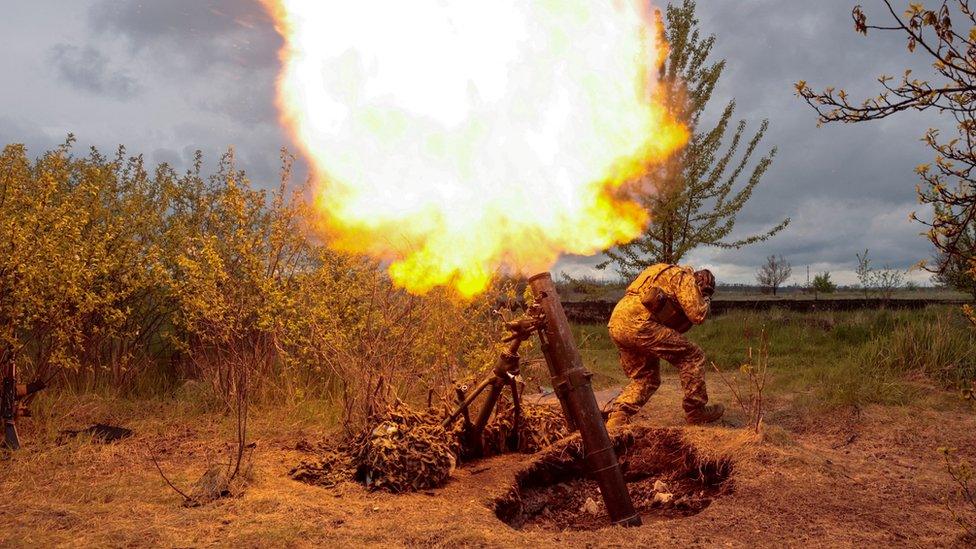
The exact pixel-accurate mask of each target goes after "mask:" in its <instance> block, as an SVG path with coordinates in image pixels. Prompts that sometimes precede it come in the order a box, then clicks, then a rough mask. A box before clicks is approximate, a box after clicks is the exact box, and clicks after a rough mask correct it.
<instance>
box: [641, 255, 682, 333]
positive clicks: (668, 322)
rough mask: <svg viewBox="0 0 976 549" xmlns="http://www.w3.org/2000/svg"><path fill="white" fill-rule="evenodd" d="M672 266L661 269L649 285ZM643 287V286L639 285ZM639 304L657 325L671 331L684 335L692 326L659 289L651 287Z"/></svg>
mask: <svg viewBox="0 0 976 549" xmlns="http://www.w3.org/2000/svg"><path fill="white" fill-rule="evenodd" d="M673 267H674V265H671V266H670V267H667V268H664V269H661V271H660V272H658V273H657V274H656V275H655V276H654V278H652V279H651V284H654V283H655V282H657V279H658V277H660V276H661V275H662V274H663V273H664V271H667V270H668V269H671V268H673ZM646 282H647V281H646V280H645V283H646ZM641 285H642V286H643V284H641ZM642 294H643V295H642V297H641V304H642V305H644V307H645V308H646V309H647V310H648V311H650V313H651V316H652V317H654V320H656V321H658V322H659V323H661V324H663V325H665V326H667V327H668V328H671V329H672V330H675V331H678V332H680V333H682V334H683V333H685V332H687V331H688V330H690V329H691V327H692V326H693V324H692V323H691V321H690V320H688V316H687V315H685V311H684V309H682V308H681V306H680V305H678V303H677V302H676V301H675V299H674V298H673V297H671V296H669V295H668V294H667V293H665V292H664V290H662V289H661V288H658V287H657V286H651V287H650V288H649V289H648V290H647V292H646V293H645V292H642Z"/></svg>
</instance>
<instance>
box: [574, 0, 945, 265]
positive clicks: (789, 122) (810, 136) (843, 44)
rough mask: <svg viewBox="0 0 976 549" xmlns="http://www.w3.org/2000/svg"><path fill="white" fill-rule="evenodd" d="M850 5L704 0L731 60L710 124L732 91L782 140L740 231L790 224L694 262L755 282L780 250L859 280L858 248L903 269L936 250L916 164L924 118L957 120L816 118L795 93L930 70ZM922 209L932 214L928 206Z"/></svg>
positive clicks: (857, 92) (855, 93)
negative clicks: (805, 86) (860, 23)
mask: <svg viewBox="0 0 976 549" xmlns="http://www.w3.org/2000/svg"><path fill="white" fill-rule="evenodd" d="M853 4H854V2H852V1H848V0H824V1H817V2H808V1H800V0H796V1H789V2H784V1H782V0H742V1H737V2H719V1H705V0H702V1H699V2H698V16H699V19H700V27H701V30H702V31H703V32H704V33H705V34H714V35H715V36H716V44H715V48H714V50H713V53H712V56H713V58H714V59H725V60H726V61H727V66H726V69H725V72H724V74H723V76H722V79H721V81H720V82H719V85H718V86H717V88H716V90H715V93H714V95H713V98H712V101H711V103H710V104H709V108H708V111H707V114H706V116H705V117H704V121H703V125H704V127H705V128H710V127H711V125H713V124H714V122H715V120H716V117H717V116H718V114H720V112H721V109H722V108H724V106H725V104H726V103H727V102H728V101H729V100H730V99H731V98H735V100H736V112H735V118H736V119H739V118H742V119H745V120H746V121H747V122H748V124H749V126H750V127H751V128H757V127H758V125H759V123H760V122H761V121H762V120H763V119H769V121H770V127H769V131H768V132H767V134H766V136H765V139H764V140H763V145H762V146H761V148H760V151H761V152H764V151H766V150H769V149H770V148H771V147H773V146H776V147H778V149H779V154H778V155H777V156H776V158H775V160H774V161H773V163H772V166H771V167H770V169H769V171H768V172H767V173H766V175H765V177H764V178H763V180H762V182H761V183H760V185H759V186H758V187H757V189H756V190H755V193H754V194H753V197H752V199H751V200H750V201H749V203H748V204H747V205H746V207H745V208H744V209H743V210H742V212H741V213H740V214H739V216H738V218H737V226H736V230H735V232H734V234H733V237H735V236H746V235H749V234H755V233H758V232H762V231H764V230H767V229H769V228H771V227H773V226H775V225H776V224H777V223H778V222H779V221H780V220H782V219H783V218H785V217H790V218H791V219H792V223H791V225H790V226H789V227H788V228H787V229H786V230H784V231H783V232H781V233H779V234H778V235H776V236H774V237H772V238H771V239H770V240H768V241H767V242H763V243H759V244H756V245H753V246H750V247H747V248H743V249H740V250H725V249H717V248H699V249H698V250H695V251H694V252H693V253H691V254H689V256H688V257H686V258H685V261H688V262H691V263H701V264H709V265H713V266H719V267H720V268H721V269H722V271H723V274H725V275H726V276H725V278H726V280H728V279H730V278H731V279H732V280H735V281H742V282H751V281H752V280H753V279H754V278H753V276H754V273H755V270H756V268H757V267H758V265H759V264H761V263H762V262H763V261H764V259H765V257H766V256H768V255H771V254H777V255H779V254H782V255H784V256H786V257H787V258H788V259H789V260H790V261H791V262H792V263H793V265H794V278H796V276H798V275H799V273H800V271H801V270H802V271H804V275H805V268H801V267H802V266H806V265H811V268H812V269H814V270H831V271H833V272H835V274H836V275H837V276H835V278H839V279H841V280H842V281H850V280H851V277H852V276H853V275H852V273H851V271H852V269H853V268H854V266H855V262H856V257H855V254H856V253H857V252H860V251H863V250H864V249H865V248H870V249H871V256H872V257H873V258H874V262H875V263H876V264H879V265H881V264H884V263H888V264H891V265H893V266H897V267H899V268H908V267H909V266H911V265H912V264H914V263H916V262H917V261H918V260H920V259H925V258H927V257H928V256H929V255H931V247H930V245H929V244H928V242H927V241H926V240H925V239H924V238H922V237H920V236H919V233H920V232H921V231H922V229H923V228H924V227H923V226H922V225H920V224H918V223H913V222H911V221H909V220H908V214H909V213H910V212H911V211H914V210H916V209H917V208H919V206H918V204H917V203H916V200H915V190H914V189H915V185H916V183H917V182H918V179H917V177H916V176H915V174H914V173H913V169H914V167H915V166H916V165H918V164H920V163H923V162H928V161H931V159H932V157H933V153H932V152H930V151H929V150H928V149H927V148H926V147H925V146H924V145H923V144H922V143H921V142H920V138H921V137H922V134H923V133H924V132H925V129H926V128H928V127H929V126H936V127H941V128H945V130H946V135H949V134H950V133H952V132H953V131H954V130H953V129H952V128H951V125H949V124H948V121H947V120H944V119H940V118H939V117H938V116H937V115H936V114H935V113H902V114H900V115H899V116H895V117H892V118H889V119H886V120H883V121H878V122H873V123H866V124H856V125H828V126H824V127H821V128H818V127H817V124H816V114H815V112H814V111H813V110H812V109H811V108H810V107H808V106H807V105H806V103H804V102H803V101H802V100H801V99H799V98H798V97H796V95H795V92H794V87H793V85H794V83H796V82H797V81H800V80H805V81H807V82H808V83H810V85H811V86H813V87H814V88H815V89H822V88H824V87H827V86H836V87H838V88H845V89H846V90H847V91H848V92H850V94H851V96H852V97H853V98H866V97H869V96H872V95H874V94H876V93H877V92H878V89H879V85H878V83H877V81H876V78H877V77H878V76H879V75H881V74H889V75H896V76H897V75H900V74H901V73H902V72H903V71H904V70H905V69H906V68H912V69H915V71H916V73H917V74H920V75H921V74H927V71H926V66H927V60H926V59H925V58H924V57H923V56H921V55H918V54H916V55H912V54H909V53H908V52H907V51H906V48H905V42H904V40H903V39H902V38H901V36H900V35H898V34H896V33H878V32H872V33H870V34H869V35H868V36H867V37H863V36H861V35H859V34H857V33H855V32H854V29H853V23H852V21H851V16H850V13H851V8H852V7H853ZM869 4H870V3H866V5H867V8H868V9H867V11H868V16H869V17H871V18H872V20H873V21H875V22H877V23H882V22H883V21H884V16H885V14H884V13H882V12H880V11H879V10H878V9H876V6H873V5H869ZM872 8H874V9H872ZM747 135H750V136H751V135H752V134H751V133H750V134H747ZM757 156H758V152H757ZM743 179H745V178H743ZM919 214H920V215H922V216H923V217H924V214H926V211H924V210H920V211H919ZM592 263H594V262H592V261H582V260H580V259H578V258H567V259H565V260H564V261H563V262H562V263H561V264H560V267H564V268H566V269H567V270H576V269H579V268H587V266H589V265H592ZM913 276H914V277H915V278H916V279H919V280H924V279H925V278H926V276H925V275H922V274H915V275H913Z"/></svg>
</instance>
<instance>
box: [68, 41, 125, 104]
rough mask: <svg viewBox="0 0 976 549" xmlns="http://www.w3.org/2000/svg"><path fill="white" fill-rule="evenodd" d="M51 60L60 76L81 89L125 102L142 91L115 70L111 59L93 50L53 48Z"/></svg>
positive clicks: (121, 72) (69, 46) (75, 47)
mask: <svg viewBox="0 0 976 549" xmlns="http://www.w3.org/2000/svg"><path fill="white" fill-rule="evenodd" d="M50 59H51V64H52V66H53V68H54V70H56V71H57V73H58V76H59V77H60V78H61V79H62V80H64V81H65V82H67V83H69V84H71V85H72V86H74V87H76V88H78V89H81V90H84V91H87V92H90V93H97V94H101V95H105V96H108V97H114V98H116V99H122V100H126V99H132V98H133V97H135V96H136V95H138V94H139V92H140V91H141V87H140V86H139V83H138V82H136V80H135V79H134V78H132V77H131V76H129V74H128V73H126V72H125V71H123V70H118V69H114V68H112V66H111V63H110V62H109V59H108V58H107V57H105V55H103V54H102V53H101V52H100V51H98V50H96V49H95V48H93V47H91V46H85V47H83V48H80V47H78V46H72V45H70V44H58V45H56V46H54V47H53V48H51V51H50Z"/></svg>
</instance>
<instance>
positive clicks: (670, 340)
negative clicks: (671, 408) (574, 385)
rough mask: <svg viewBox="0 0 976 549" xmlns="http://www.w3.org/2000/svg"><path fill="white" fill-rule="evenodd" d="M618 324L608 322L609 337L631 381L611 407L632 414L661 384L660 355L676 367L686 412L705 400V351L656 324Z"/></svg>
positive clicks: (706, 396)
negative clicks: (623, 325)
mask: <svg viewBox="0 0 976 549" xmlns="http://www.w3.org/2000/svg"><path fill="white" fill-rule="evenodd" d="M634 328H635V327H634V326H633V325H631V326H626V327H618V326H614V325H613V324H611V325H610V337H611V339H613V342H614V343H615V344H616V345H617V349H618V350H619V351H620V365H621V366H622V367H623V370H624V373H625V374H627V377H629V378H630V379H631V382H630V384H629V385H627V387H625V388H624V390H623V392H622V393H621V394H620V396H618V397H617V400H616V403H615V405H614V410H619V411H622V412H624V413H626V414H627V415H634V414H636V413H637V411H638V410H639V409H640V408H641V406H643V405H644V404H645V403H646V402H647V399H649V398H650V397H651V395H653V394H654V392H655V391H657V389H658V387H660V386H661V359H662V358H663V359H664V360H667V361H668V362H670V363H671V364H672V365H673V366H674V367H675V368H677V369H678V377H679V378H680V379H681V385H682V387H683V389H684V401H683V402H682V407H683V408H684V410H685V412H686V413H687V412H690V411H692V410H695V409H697V408H701V407H702V406H704V405H705V403H707V402H708V393H707V392H706V391H705V372H704V368H705V353H704V352H702V350H701V348H700V347H698V345H695V344H694V343H692V342H691V341H688V339H687V338H685V336H684V335H682V334H681V333H679V332H677V331H675V330H672V329H671V328H668V327H667V326H663V325H661V324H658V323H657V322H653V321H647V322H641V323H640V324H639V325H638V326H636V329H634Z"/></svg>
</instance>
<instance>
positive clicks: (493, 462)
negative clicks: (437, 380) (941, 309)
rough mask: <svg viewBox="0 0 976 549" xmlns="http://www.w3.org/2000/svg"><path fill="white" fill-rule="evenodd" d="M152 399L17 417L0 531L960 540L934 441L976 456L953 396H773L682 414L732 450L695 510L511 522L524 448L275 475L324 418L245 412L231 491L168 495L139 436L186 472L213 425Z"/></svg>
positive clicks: (968, 417) (2, 541) (197, 466)
mask: <svg viewBox="0 0 976 549" xmlns="http://www.w3.org/2000/svg"><path fill="white" fill-rule="evenodd" d="M713 392H718V393H719V395H718V400H724V399H723V396H722V395H721V392H720V391H713ZM678 402H679V394H678V391H677V382H676V381H675V380H674V379H667V380H665V384H664V386H663V387H662V389H661V391H660V392H659V394H658V395H656V396H655V397H654V398H653V399H652V401H651V403H650V404H649V405H648V407H647V408H646V409H645V410H644V412H643V414H642V416H643V417H642V422H643V423H644V424H646V425H649V426H660V427H667V426H679V425H681V416H680V409H679V405H678ZM781 408H782V407H781ZM783 409H785V408H783ZM158 412H159V415H160V416H161V417H170V418H171V419H168V420H166V421H161V420H154V419H148V418H147V419H142V420H137V419H131V418H130V421H128V422H125V421H124V418H122V417H103V416H101V415H99V414H97V413H94V412H92V413H91V414H92V415H91V416H88V415H86V413H84V410H82V411H81V412H79V413H78V414H76V415H75V416H73V417H67V418H64V420H63V421H64V422H65V423H70V425H66V427H78V426H84V424H85V422H88V421H92V422H94V421H115V422H123V423H125V424H126V425H128V426H130V427H133V428H134V429H135V430H136V431H137V434H136V436H134V437H133V438H130V439H127V440H125V441H122V442H120V443H116V444H112V445H97V444H91V443H88V442H86V441H84V440H78V441H73V442H70V443H68V444H64V445H60V446H58V445H55V444H53V441H52V442H43V441H38V440H36V439H35V440H34V441H31V440H30V439H31V431H30V427H29V423H28V422H25V428H24V432H23V435H24V438H25V439H26V442H27V448H26V449H25V450H24V451H21V452H19V453H17V454H16V455H15V456H13V457H12V458H11V459H7V460H4V461H0V546H3V547H18V546H69V545H70V546H73V547H78V546H150V545H151V546H176V547H186V546H208V545H218V546H229V545H233V546H245V547H249V546H294V547H305V546H326V545H329V546H333V545H339V544H341V545H342V546H349V545H354V546H363V545H367V546H379V545H382V546H386V547H401V546H418V545H422V546H458V545H466V546H483V547H502V546H505V547H512V546H515V547H528V546H540V545H543V544H546V545H552V544H557V543H558V544H560V545H563V546H567V547H593V546H601V547H602V546H610V547H616V546H619V547H624V546H635V545H644V546H648V545H652V544H668V545H670V546H680V547H695V546H702V547H747V546H748V547H754V546H764V547H774V546H775V547H782V546H814V547H828V546H829V547H864V546H908V547H921V546H926V547H929V546H965V544H964V543H963V541H962V540H961V539H960V538H959V532H960V530H959V528H958V526H957V525H955V524H954V523H953V522H952V519H951V516H950V514H949V512H948V511H947V509H946V507H945V504H944V498H945V497H946V495H947V494H948V493H950V488H951V483H950V480H949V477H948V475H947V474H946V473H945V469H944V466H943V464H942V461H941V456H940V455H939V454H938V453H937V451H936V449H937V448H938V447H939V446H945V445H950V446H955V447H957V448H959V449H960V451H961V452H962V453H964V454H965V455H968V457H969V458H971V459H973V458H976V416H974V415H973V414H972V412H971V411H969V410H964V409H961V408H958V409H953V410H950V411H935V410H922V409H908V408H882V407H872V408H868V409H865V410H861V411H856V412H855V411H846V412H843V413H838V414H835V415H832V416H830V417H820V418H813V419H810V418H801V417H794V416H791V415H790V414H789V413H787V412H783V411H780V412H776V411H775V407H774V413H772V414H771V416H770V423H771V425H772V427H771V428H770V429H769V430H768V432H767V436H766V437H765V440H764V441H763V442H758V441H757V440H756V439H755V437H752V436H750V435H749V434H748V433H746V432H744V431H743V430H742V429H741V428H736V427H734V426H731V425H728V424H726V425H720V426H716V427H706V428H689V429H685V436H686V438H687V440H689V441H691V442H693V443H694V444H695V445H696V446H697V447H698V449H699V450H700V451H701V452H703V453H706V454H707V453H711V454H722V455H731V456H732V458H733V461H734V475H733V479H734V490H733V491H732V493H730V494H727V495H724V496H723V497H721V498H717V499H715V500H714V502H712V503H711V505H709V506H708V507H707V508H705V509H704V510H703V511H702V512H700V513H698V514H694V515H691V516H687V517H674V518H664V519H657V520H648V521H646V522H645V524H644V525H643V526H641V527H639V528H629V529H625V528H620V527H611V528H604V529H600V530H595V531H569V530H567V531H563V532H551V531H541V530H538V529H526V530H521V531H520V530H515V529H512V528H511V527H509V526H508V525H506V524H505V523H503V522H501V521H500V520H499V519H498V518H497V517H496V516H495V514H494V512H493V501H494V500H495V499H496V498H499V497H502V496H503V495H504V494H505V493H506V492H507V491H508V490H509V489H510V488H511V487H512V484H513V481H514V474H515V472H516V471H517V470H518V469H519V468H521V467H524V466H525V464H526V462H527V460H528V459H530V458H528V457H527V456H520V455H507V456H501V457H497V458H493V459H490V460H485V461H482V462H478V463H474V464H469V465H466V466H464V467H462V468H460V469H459V470H458V471H456V473H455V475H454V478H453V480H452V481H451V482H449V483H448V485H447V486H445V487H444V488H441V489H438V490H434V491H430V492H425V493H416V494H408V495H391V494H386V493H369V492H366V491H364V490H363V489H362V488H360V487H359V486H357V485H353V484H347V485H342V486H340V487H339V488H336V489H324V488H318V487H314V486H308V485H305V484H302V483H299V482H295V481H292V480H290V479H288V477H287V473H288V470H289V469H290V468H291V467H292V466H293V465H294V464H295V463H297V462H298V461H299V460H300V459H301V458H302V457H303V455H304V454H303V453H302V452H301V451H299V450H297V449H296V445H298V443H299V441H300V440H302V439H309V438H312V439H314V438H316V437H321V436H323V435H322V434H321V433H317V432H315V431H314V430H309V429H307V428H306V429H301V428H297V427H294V426H289V425H287V424H282V423H281V422H278V423H277V424H276V422H274V421H264V422H262V421H260V420H255V423H256V424H257V425H256V426H255V428H254V431H255V437H254V438H255V440H256V441H257V443H258V446H257V452H256V466H255V471H254V480H253V482H252V484H251V485H250V486H249V488H248V489H247V491H246V493H245V494H244V495H243V496H241V497H235V498H228V499H224V500H220V501H218V502H216V503H212V504H209V505H206V506H203V507H198V508H183V507H182V506H181V505H180V502H181V498H180V497H179V496H177V495H176V494H175V493H174V492H172V491H171V490H169V489H168V488H167V487H166V486H165V485H164V483H163V481H162V480H161V479H160V477H159V475H158V473H157V472H156V470H155V468H154V467H153V465H152V462H151V461H150V459H149V457H148V455H149V454H148V448H149V447H152V448H154V449H155V453H156V455H157V456H158V458H159V462H160V464H161V465H162V467H163V468H164V470H165V471H167V473H168V474H169V475H170V476H171V477H172V478H173V480H174V482H176V483H177V484H181V485H184V486H186V485H188V484H190V483H191V482H192V481H193V480H194V479H195V478H197V477H199V476H200V474H201V473H202V472H203V470H204V469H205V468H206V466H207V463H208V460H210V461H212V460H214V459H218V457H219V454H220V452H221V446H220V444H221V443H220V441H222V440H226V439H227V438H226V437H227V435H226V425H222V424H221V422H220V421H219V419H218V418H213V419H212V421H205V422H200V421H197V420H194V421H192V422H191V421H188V420H187V419H186V418H180V417H179V415H178V414H176V417H173V414H171V415H170V416H166V415H165V414H167V412H168V410H167V408H166V407H165V406H164V405H160V409H159V410H158ZM730 419H731V421H732V422H733V423H735V419H736V418H735V416H734V414H733V415H732V417H731V418H730ZM974 519H976V517H974Z"/></svg>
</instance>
